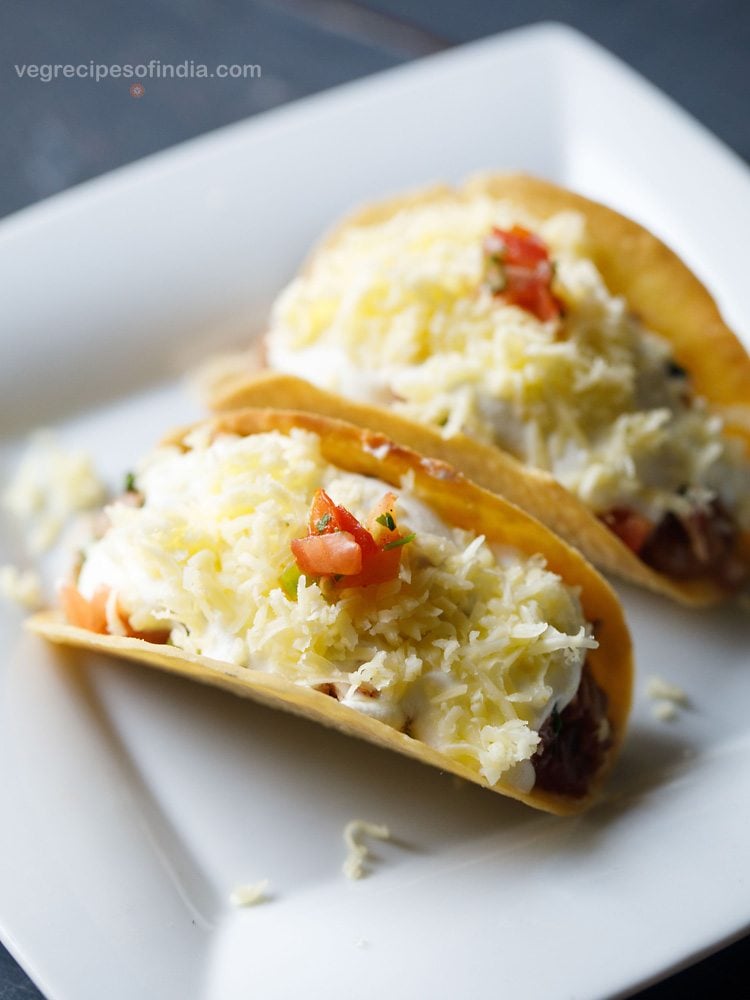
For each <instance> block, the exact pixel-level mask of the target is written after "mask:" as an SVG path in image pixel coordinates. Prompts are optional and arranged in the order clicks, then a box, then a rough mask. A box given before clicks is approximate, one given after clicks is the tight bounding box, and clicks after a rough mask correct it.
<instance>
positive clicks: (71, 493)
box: [2, 430, 105, 554]
mask: <svg viewBox="0 0 750 1000" xmlns="http://www.w3.org/2000/svg"><path fill="white" fill-rule="evenodd" d="M104 496H105V488H104V486H103V484H102V482H101V480H100V479H99V477H98V476H97V474H96V472H95V470H94V467H93V463H92V461H91V458H90V457H89V456H88V455H87V454H86V453H85V452H83V451H75V450H68V449H66V448H63V446H62V445H61V444H60V442H59V441H58V440H57V438H56V437H55V435H54V434H53V433H52V432H51V431H46V430H42V431H37V432H36V433H35V434H33V435H32V437H31V439H30V442H29V445H28V448H27V450H26V452H25V454H24V455H23V457H22V459H21V463H20V465H19V467H18V470H17V472H16V475H15V477H14V478H13V480H12V482H11V483H10V485H9V486H8V487H7V489H6V490H5V492H4V493H3V495H2V502H3V506H4V507H5V508H6V509H7V510H9V511H10V512H11V513H12V514H14V515H15V516H16V517H17V518H19V520H20V521H21V522H22V523H23V524H24V526H25V528H26V533H27V544H28V547H29V550H30V551H31V552H32V553H34V554H40V553H42V552H46V551H47V550H48V549H49V548H51V547H52V545H54V543H55V542H56V541H57V539H58V537H59V535H60V532H61V531H62V529H63V528H64V527H65V525H66V523H67V522H68V520H69V519H70V517H71V516H72V515H73V514H76V513H78V512H79V511H83V510H90V509H91V508H92V507H96V506H97V505H98V504H101V503H102V502H103V500H104Z"/></svg>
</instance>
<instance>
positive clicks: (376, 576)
mask: <svg viewBox="0 0 750 1000" xmlns="http://www.w3.org/2000/svg"><path fill="white" fill-rule="evenodd" d="M400 565H401V548H397V549H385V550H383V549H378V550H377V552H375V553H374V554H373V555H371V556H369V558H367V559H366V560H363V561H362V572H361V573H357V574H356V575H355V576H347V577H346V579H345V580H342V581H341V586H343V587H370V586H372V585H373V584H376V583H387V582H388V581H389V580H395V579H396V577H397V576H398V568H399V566H400Z"/></svg>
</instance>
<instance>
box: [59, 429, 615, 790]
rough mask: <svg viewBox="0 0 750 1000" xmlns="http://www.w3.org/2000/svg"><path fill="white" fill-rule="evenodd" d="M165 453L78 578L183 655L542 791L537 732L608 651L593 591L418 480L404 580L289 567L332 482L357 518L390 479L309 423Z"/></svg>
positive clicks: (144, 471) (144, 472) (146, 469)
mask: <svg viewBox="0 0 750 1000" xmlns="http://www.w3.org/2000/svg"><path fill="white" fill-rule="evenodd" d="M190 445H191V448H190V450H188V451H183V450H181V449H178V448H162V449H159V450H158V451H156V452H155V453H154V454H152V455H151V456H150V457H149V458H148V459H147V460H146V461H145V462H144V463H143V464H142V466H141V467H140V468H139V469H138V471H137V481H138V484H139V488H140V490H141V491H142V493H143V495H144V502H143V506H141V507H135V506H128V505H124V504H114V505H112V506H110V507H108V508H107V515H108V520H109V523H110V527H109V529H108V530H107V532H106V534H105V535H104V536H103V537H102V538H100V539H98V540H95V541H92V542H91V544H89V545H88V547H87V548H86V550H85V560H84V563H83V566H82V568H81V571H80V576H79V580H78V586H79V589H80V591H81V593H82V594H83V595H84V597H86V598H88V599H90V598H92V597H93V595H94V594H95V593H96V591H97V589H98V588H99V587H100V586H102V585H104V586H106V587H108V588H110V598H109V600H110V601H111V602H112V606H113V608H122V609H123V610H124V611H126V612H127V615H128V619H129V622H130V625H131V627H132V628H133V629H135V630H137V631H150V630H163V629H167V630H169V631H170V642H171V643H172V644H173V645H174V646H177V647H179V648H181V649H184V650H185V651H186V652H189V653H191V654H195V655H205V656H210V657H212V658H214V659H217V660H224V661H228V662H231V663H235V664H237V665H240V666H252V667H254V668H255V669H261V670H273V671H274V672H275V673H278V674H280V675H282V676H284V677H286V678H287V679H288V680H290V681H292V682H294V683H297V684H301V685H305V686H311V687H320V686H321V685H331V686H332V687H333V688H334V689H335V690H336V691H337V693H338V694H339V697H340V700H341V701H342V702H343V704H345V705H347V706H349V707H351V708H353V709H355V710H356V711H359V712H362V713H365V714H368V715H371V716H373V717H374V718H376V719H378V720H380V721H381V722H383V723H385V724H387V725H390V726H393V727H395V728H397V729H402V728H404V727H405V725H406V723H407V721H408V723H409V732H410V734H411V735H412V736H413V737H414V738H415V739H418V740H422V741H423V742H425V743H427V744H429V745H430V746H433V747H436V748H438V749H440V750H441V751H442V752H444V753H446V754H448V755H449V756H451V757H453V758H454V759H456V760H458V761H460V762H462V763H464V764H465V765H466V766H467V767H470V768H472V769H473V770H475V771H479V773H481V774H482V775H483V776H484V777H485V778H486V780H487V781H488V782H490V783H491V784H495V783H496V782H497V781H499V780H500V778H501V777H502V778H503V780H505V781H507V782H512V783H514V784H516V786H517V787H519V788H522V789H524V790H528V789H529V788H531V787H532V785H533V781H534V769H533V767H532V765H531V764H530V763H529V762H530V759H531V757H532V756H533V755H534V753H535V751H536V748H537V746H538V744H539V734H538V731H539V729H540V728H541V726H542V725H543V723H544V722H545V720H546V719H547V718H548V717H549V715H550V714H551V712H552V710H553V708H554V707H555V706H556V707H557V709H558V711H561V710H562V709H563V708H564V707H565V705H567V704H568V703H569V702H570V701H571V699H572V698H573V697H574V695H575V693H576V691H577V689H578V686H579V683H580V678H581V669H582V666H583V662H584V660H585V658H586V654H587V652H588V650H589V649H592V648H594V647H595V646H596V640H595V639H594V638H593V636H592V630H591V627H590V625H589V624H588V623H587V622H586V621H585V619H584V617H583V613H582V611H581V606H580V602H579V599H578V595H577V593H576V592H575V591H573V590H572V589H571V588H568V587H566V586H565V584H564V583H563V582H562V580H561V579H560V577H558V576H557V575H555V574H553V573H551V572H550V571H549V570H547V569H546V567H545V565H544V560H543V559H542V558H541V557H539V556H535V557H530V558H529V557H526V556H522V555H521V554H520V553H518V552H516V551H515V550H512V549H498V548H494V547H492V546H490V545H488V544H487V542H486V540H485V539H484V538H483V537H482V536H475V535H473V534H472V533H470V532H466V531H461V530H459V529H454V528H450V527H449V526H447V525H446V524H445V523H444V522H443V521H442V520H441V519H440V518H438V517H437V516H436V515H435V514H434V513H433V512H432V510H431V509H430V508H428V507H427V506H425V505H424V504H423V503H422V502H421V501H420V500H419V499H418V498H417V497H416V496H415V495H414V493H413V491H412V486H411V481H410V480H408V479H405V480H404V482H403V483H402V488H401V490H400V492H399V495H398V500H397V503H396V507H395V517H396V521H397V523H398V525H399V528H400V529H401V530H402V531H403V532H405V533H410V532H414V533H415V538H414V540H413V541H412V542H411V543H410V544H409V545H408V546H405V547H404V550H403V556H402V563H401V570H400V575H399V577H398V579H396V580H393V581H390V582H389V583H385V584H381V585H379V586H372V587H364V588H362V587H360V588H349V589H342V590H341V591H340V592H338V593H337V594H336V598H335V600H331V599H330V596H328V597H327V596H326V594H325V592H324V590H322V589H321V587H320V586H319V585H318V583H317V582H315V581H311V580H307V579H306V578H305V577H304V576H301V577H300V578H299V581H298V583H297V592H296V594H295V595H293V596H292V597H290V596H289V595H288V594H287V593H286V592H285V590H284V589H283V587H282V585H281V579H280V577H281V574H282V573H283V571H284V568H285V567H287V566H289V565H290V563H291V561H292V556H291V552H290V542H291V540H292V539H294V538H298V537H300V536H302V535H304V534H306V531H307V519H308V514H309V510H310V504H311V501H312V497H313V495H314V492H315V490H316V489H317V488H319V487H321V486H322V487H324V488H325V489H326V490H327V491H328V493H329V494H330V495H331V496H332V497H333V499H334V500H335V502H337V503H340V504H343V505H344V506H345V507H347V508H348V509H349V510H351V511H352V513H354V515H355V516H356V517H358V518H359V519H360V520H364V519H365V518H366V516H367V514H368V512H369V511H370V510H371V509H372V508H373V507H374V505H375V504H376V503H377V502H378V501H379V500H380V499H381V498H382V496H383V494H384V493H385V492H386V491H388V490H390V489H391V487H390V486H389V485H387V484H385V483H383V482H381V481H379V480H377V479H373V478H368V477H364V476H360V475H354V474H351V473H344V472H342V471H341V470H340V469H338V468H336V467H334V466H331V465H329V464H328V463H327V462H326V461H325V460H324V459H323V457H322V455H321V451H320V440H319V438H318V437H317V436H316V435H314V434H311V433H308V432H304V431H299V430H297V431H294V432H292V433H291V434H289V435H285V434H280V433H276V432H273V433H266V434H257V435H251V436H249V437H245V438H240V437H236V436H232V435H224V436H221V437H219V438H217V439H215V440H212V439H210V438H209V437H206V436H205V434H204V431H203V430H199V431H198V432H196V433H195V434H194V435H193V437H192V439H191V441H190Z"/></svg>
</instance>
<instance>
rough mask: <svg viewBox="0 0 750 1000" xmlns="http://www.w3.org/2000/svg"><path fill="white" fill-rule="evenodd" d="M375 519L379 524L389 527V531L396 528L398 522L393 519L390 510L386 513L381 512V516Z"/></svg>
mask: <svg viewBox="0 0 750 1000" xmlns="http://www.w3.org/2000/svg"><path fill="white" fill-rule="evenodd" d="M375 520H376V521H377V522H378V524H382V525H383V527H384V528H388V530H389V531H395V530H396V522H395V521H394V520H393V515H392V514H391V512H390V511H389V510H387V511H386V512H385V514H381V515H380V517H376V518H375Z"/></svg>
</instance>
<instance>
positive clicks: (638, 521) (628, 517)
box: [602, 507, 654, 555]
mask: <svg viewBox="0 0 750 1000" xmlns="http://www.w3.org/2000/svg"><path fill="white" fill-rule="evenodd" d="M602 520H603V521H604V523H605V524H606V525H607V527H608V528H609V529H610V530H611V531H613V532H614V533H615V534H616V535H617V537H618V538H619V539H620V541H622V542H624V543H625V544H626V545H627V547H628V548H629V549H632V551H633V552H635V553H636V555H637V554H638V553H639V552H640V551H641V550H642V549H643V546H644V545H645V544H646V542H647V541H648V539H649V538H650V537H651V533H652V532H653V530H654V525H653V524H652V522H651V521H649V519H648V518H647V517H644V515H643V514H639V513H638V511H636V510H631V509H630V508H628V507H614V508H613V509H612V510H610V511H608V512H607V513H606V514H604V515H603V516H602Z"/></svg>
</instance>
